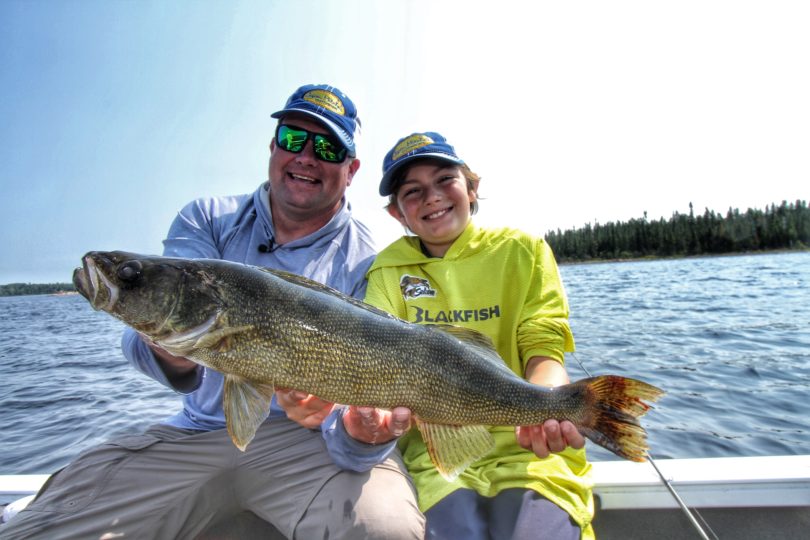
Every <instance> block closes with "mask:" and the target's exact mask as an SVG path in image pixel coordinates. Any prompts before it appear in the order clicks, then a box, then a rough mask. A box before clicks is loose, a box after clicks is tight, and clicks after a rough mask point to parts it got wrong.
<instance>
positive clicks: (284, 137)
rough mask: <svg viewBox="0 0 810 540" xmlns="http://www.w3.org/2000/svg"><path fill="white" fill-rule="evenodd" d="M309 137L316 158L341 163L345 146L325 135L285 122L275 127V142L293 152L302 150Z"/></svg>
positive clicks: (345, 151) (296, 152)
mask: <svg viewBox="0 0 810 540" xmlns="http://www.w3.org/2000/svg"><path fill="white" fill-rule="evenodd" d="M310 138H312V150H313V152H314V153H315V157H316V158H317V159H320V160H321V161H327V162H329V163H341V162H342V161H343V160H344V159H346V154H347V150H346V147H345V146H343V145H341V144H335V143H334V142H332V141H331V140H330V139H329V138H328V137H327V136H326V135H323V134H320V133H310V132H309V131H307V130H305V129H302V128H299V127H296V126H291V125H287V124H282V125H279V126H278V128H277V129H276V144H277V145H278V146H279V148H281V149H282V150H286V151H287V152H292V153H294V154H298V153H300V152H302V151H303V150H304V147H306V145H307V141H308V140H309V139H310Z"/></svg>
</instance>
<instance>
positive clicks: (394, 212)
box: [385, 203, 408, 228]
mask: <svg viewBox="0 0 810 540" xmlns="http://www.w3.org/2000/svg"><path fill="white" fill-rule="evenodd" d="M385 209H386V210H388V213H389V214H390V215H391V217H392V218H394V219H395V220H397V221H399V223H400V225H402V226H403V227H406V228H407V227H408V224H407V223H405V216H403V215H402V213H401V212H400V211H399V207H398V206H397V204H396V203H389V204H388V206H386V207H385Z"/></svg>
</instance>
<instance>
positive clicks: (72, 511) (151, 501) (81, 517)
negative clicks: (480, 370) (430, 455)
mask: <svg viewBox="0 0 810 540" xmlns="http://www.w3.org/2000/svg"><path fill="white" fill-rule="evenodd" d="M244 511H248V512H252V513H253V514H255V515H256V516H258V517H259V518H260V519H262V520H264V521H266V522H268V523H270V524H272V525H273V526H274V527H275V528H277V529H278V530H279V531H281V533H283V534H284V535H285V536H286V537H288V538H294V539H300V540H309V539H315V538H318V539H320V538H330V539H338V538H347V539H348V538H358V539H360V538H362V539H366V538H369V539H371V538H380V539H383V538H385V539H399V538H402V539H405V538H408V539H421V538H423V535H424V518H423V516H422V514H421V513H420V512H419V510H418V508H417V504H416V495H415V491H414V488H413V485H412V483H411V481H410V478H409V477H408V475H407V473H406V472H405V467H404V466H403V464H402V461H401V459H400V457H399V454H398V453H397V454H395V455H394V454H392V458H389V459H388V460H387V461H386V462H384V463H382V464H380V465H378V466H377V467H375V468H374V469H372V470H371V471H369V472H366V473H355V472H350V471H341V470H340V469H338V468H337V467H336V466H335V465H334V464H333V463H332V461H331V459H330V458H329V455H328V454H327V452H326V448H325V445H324V443H323V439H322V438H321V434H320V432H316V431H311V430H308V429H305V428H303V427H301V426H299V425H298V424H296V423H294V422H291V421H290V420H287V419H286V418H280V419H273V420H272V421H271V422H267V423H265V424H264V425H263V426H262V427H261V428H260V429H259V431H258V432H257V433H256V437H255V438H254V439H253V441H252V442H251V443H250V445H249V446H248V448H247V451H246V452H241V451H239V450H238V449H237V448H236V447H235V446H234V445H233V443H231V440H230V437H229V436H228V434H227V432H226V431H225V430H217V431H211V432H192V431H186V430H181V429H177V428H172V427H168V426H153V427H152V428H150V429H149V430H147V432H146V433H144V434H142V435H135V436H128V437H122V438H119V439H116V440H112V441H109V442H107V443H105V444H102V445H100V446H97V447H95V448H91V449H90V450H88V451H86V452H84V453H83V454H81V455H80V456H79V457H78V458H77V459H76V460H75V461H74V462H73V463H71V464H70V465H68V466H67V467H66V468H65V469H63V470H62V471H60V472H58V473H57V474H56V475H54V476H53V477H52V478H51V479H50V480H49V481H48V482H47V483H46V485H45V486H44V487H43V489H42V490H41V491H40V493H39V494H38V495H37V498H36V500H35V501H34V502H32V503H31V504H30V505H29V506H28V507H27V508H26V509H24V510H23V511H21V512H20V513H19V514H18V515H17V516H15V517H14V518H13V519H12V520H11V521H10V522H9V523H8V524H6V525H3V526H0V538H2V539H23V538H25V539H35V538H43V539H44V538H47V539H49V540H50V539H60V538H64V539H85V538H86V539H105V540H106V539H113V538H124V539H141V538H143V539H153V538H154V539H166V540H174V539H178V538H179V539H185V538H189V539H192V538H195V537H196V536H198V535H200V533H202V532H203V531H204V530H205V529H206V528H208V527H209V526H210V525H212V524H215V523H222V521H223V519H227V518H228V517H229V516H236V515H238V514H243V512H244Z"/></svg>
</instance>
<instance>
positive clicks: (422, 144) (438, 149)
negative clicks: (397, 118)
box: [380, 131, 464, 196]
mask: <svg viewBox="0 0 810 540" xmlns="http://www.w3.org/2000/svg"><path fill="white" fill-rule="evenodd" d="M420 158H438V159H441V160H444V161H447V162H448V163H452V164H454V165H464V161H463V160H462V159H461V158H460V157H458V156H457V155H456V151H455V149H454V148H453V147H452V146H450V144H449V143H448V142H447V140H446V139H445V138H444V137H442V136H441V135H439V134H438V133H436V132H433V131H426V132H425V133H411V134H410V135H408V136H407V137H403V138H401V139H400V140H398V141H397V144H395V145H394V147H393V148H392V149H391V150H389V151H388V153H387V154H385V159H383V177H382V180H381V181H380V195H382V196H386V195H391V193H393V192H394V187H395V186H394V185H393V183H394V177H395V176H396V173H397V171H399V170H400V169H401V168H402V166H403V165H405V164H406V163H409V162H411V161H413V160H415V159H420Z"/></svg>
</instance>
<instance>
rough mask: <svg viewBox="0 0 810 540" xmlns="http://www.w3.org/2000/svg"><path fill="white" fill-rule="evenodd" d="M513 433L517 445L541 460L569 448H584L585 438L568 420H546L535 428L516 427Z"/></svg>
mask: <svg viewBox="0 0 810 540" xmlns="http://www.w3.org/2000/svg"><path fill="white" fill-rule="evenodd" d="M515 433H516V436H517V442H518V444H519V445H520V446H522V447H523V448H525V449H526V450H529V451H531V452H534V454H535V455H536V456H537V457H539V458H541V459H542V458H547V457H548V456H549V455H551V454H553V453H554V454H556V453H557V452H562V451H563V450H565V449H566V448H567V447H569V446H570V447H571V448H576V449H580V448H583V447H584V446H585V437H583V436H582V434H581V433H580V432H579V430H577V428H576V426H574V424H572V423H571V422H569V421H568V420H564V421H562V422H558V421H557V420H546V421H545V422H543V423H542V424H540V425H537V426H518V427H517V428H515Z"/></svg>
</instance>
